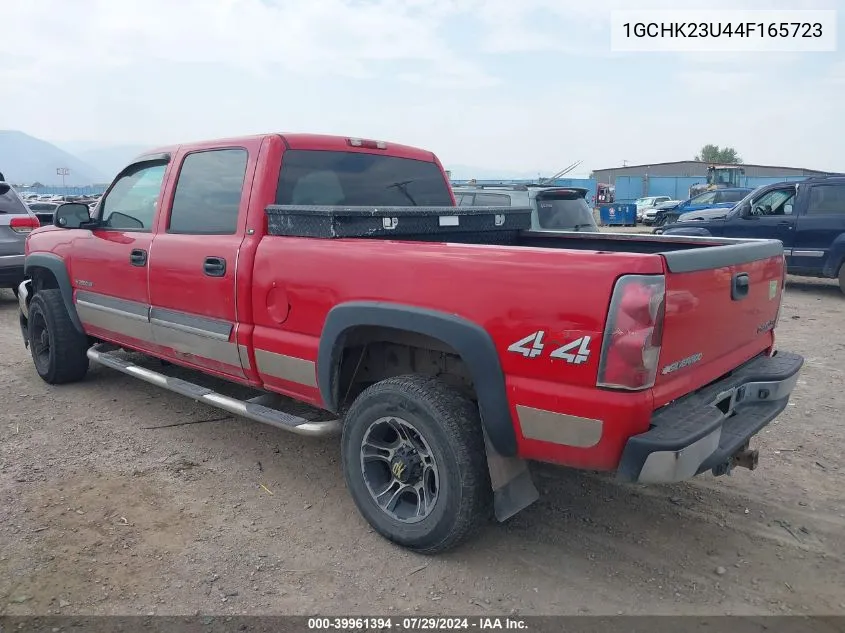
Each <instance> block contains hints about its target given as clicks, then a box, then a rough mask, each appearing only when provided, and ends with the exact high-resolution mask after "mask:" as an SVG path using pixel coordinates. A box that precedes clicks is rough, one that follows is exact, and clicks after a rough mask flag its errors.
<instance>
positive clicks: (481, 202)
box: [475, 193, 511, 207]
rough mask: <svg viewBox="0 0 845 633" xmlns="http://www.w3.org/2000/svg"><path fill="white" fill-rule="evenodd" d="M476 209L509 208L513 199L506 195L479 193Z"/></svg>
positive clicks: (476, 197)
mask: <svg viewBox="0 0 845 633" xmlns="http://www.w3.org/2000/svg"><path fill="white" fill-rule="evenodd" d="M475 206H476V207H509V206H511V197H510V196H509V195H507V194H505V193H477V194H475Z"/></svg>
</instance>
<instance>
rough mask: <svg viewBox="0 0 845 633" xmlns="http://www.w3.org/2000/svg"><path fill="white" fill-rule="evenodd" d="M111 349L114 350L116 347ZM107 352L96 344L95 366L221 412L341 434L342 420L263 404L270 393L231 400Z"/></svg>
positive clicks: (302, 431)
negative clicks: (317, 417)
mask: <svg viewBox="0 0 845 633" xmlns="http://www.w3.org/2000/svg"><path fill="white" fill-rule="evenodd" d="M111 347H112V348H114V346H111ZM106 349H107V348H106V347H105V346H101V345H100V344H98V345H94V346H93V347H91V348H90V349H89V350H88V358H89V359H91V360H92V361H94V362H95V363H99V364H100V365H103V366H105V367H109V368H111V369H116V370H117V371H119V372H122V373H124V374H127V375H129V376H133V377H134V378H140V379H141V380H143V381H145V382H148V383H150V384H153V385H156V386H157V387H164V388H165V389H167V390H169V391H173V392H175V393H178V394H181V395H183V396H187V397H188V398H192V399H193V400H196V401H197V402H203V403H205V404H209V405H211V406H213V407H217V408H218V409H223V410H224V411H228V412H229V413H233V414H235V415H240V416H243V417H245V418H249V419H250V420H255V421H256V422H262V423H264V424H269V425H270V426H275V427H278V428H280V429H284V430H285V431H290V432H292V433H296V434H298V435H309V436H312V437H314V436H324V435H335V434H337V433H340V430H341V424H340V421H339V420H325V421H316V422H314V421H311V420H306V419H305V418H300V417H298V416H295V415H291V414H289V413H285V412H283V411H279V410H278V409H273V408H270V407H267V406H264V404H262V403H263V402H269V401H270V399H271V398H268V396H270V394H265V395H261V396H258V397H257V398H252V399H250V400H246V401H244V400H238V399H236V398H230V397H229V396H224V395H223V394H220V393H217V392H216V391H214V390H212V389H208V388H206V387H202V386H200V385H197V384H194V383H192V382H188V381H187V380H182V379H181V378H173V377H171V376H166V375H164V374H161V373H159V372H156V371H152V370H151V369H147V368H146V367H140V366H139V365H136V364H134V363H130V362H129V361H126V360H123V359H122V358H117V357H115V356H113V355H112V354H110V353H109V352H108V351H106Z"/></svg>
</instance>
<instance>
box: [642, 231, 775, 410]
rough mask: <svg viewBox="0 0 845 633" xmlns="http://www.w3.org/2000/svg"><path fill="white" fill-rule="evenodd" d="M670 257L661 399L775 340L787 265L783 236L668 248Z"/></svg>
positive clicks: (658, 383) (658, 382)
mask: <svg viewBox="0 0 845 633" xmlns="http://www.w3.org/2000/svg"><path fill="white" fill-rule="evenodd" d="M664 259H665V260H666V277H665V283H666V304H665V305H666V311H665V317H664V326H663V327H664V329H663V339H662V346H661V351H660V359H659V362H658V366H657V376H656V379H655V384H654V392H653V393H654V405H655V407H659V406H662V405H664V404H666V403H667V402H670V401H672V400H674V399H675V398H677V397H679V396H681V395H684V394H686V393H689V392H690V391H693V390H696V389H699V388H701V387H703V386H704V385H706V384H708V383H710V382H712V381H714V380H716V379H717V378H719V377H721V376H723V375H724V374H726V373H727V372H729V371H731V370H733V369H735V368H736V367H737V366H739V365H740V364H742V363H744V362H745V361H747V360H749V359H751V358H753V357H754V356H756V355H758V354H759V353H761V352H763V351H764V350H766V349H767V348H769V347H771V346H772V345H773V344H774V327H775V323H776V320H777V317H778V312H779V309H780V301H781V296H782V293H783V284H784V273H785V264H784V258H783V247H782V245H781V243H780V242H778V241H776V240H765V241H763V240H760V241H748V242H740V243H737V244H731V245H727V246H708V247H705V248H702V249H695V250H687V251H680V252H677V253H665V254H664Z"/></svg>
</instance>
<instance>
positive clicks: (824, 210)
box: [807, 185, 845, 215]
mask: <svg viewBox="0 0 845 633" xmlns="http://www.w3.org/2000/svg"><path fill="white" fill-rule="evenodd" d="M807 214H808V215H830V214H837V215H845V185H814V186H813V188H812V189H810V204H809V205H808V206H807Z"/></svg>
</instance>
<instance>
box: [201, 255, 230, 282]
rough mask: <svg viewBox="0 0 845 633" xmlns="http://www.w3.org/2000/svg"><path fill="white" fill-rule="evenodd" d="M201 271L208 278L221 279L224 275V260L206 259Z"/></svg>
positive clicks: (218, 258)
mask: <svg viewBox="0 0 845 633" xmlns="http://www.w3.org/2000/svg"><path fill="white" fill-rule="evenodd" d="M202 270H203V272H204V273H205V274H206V275H208V276H209V277H223V276H224V275H225V274H226V260H225V259H223V258H222V257H206V258H205V261H204V262H203V264H202Z"/></svg>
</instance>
